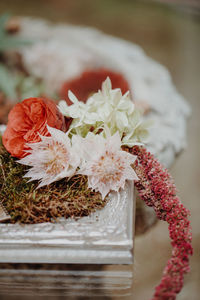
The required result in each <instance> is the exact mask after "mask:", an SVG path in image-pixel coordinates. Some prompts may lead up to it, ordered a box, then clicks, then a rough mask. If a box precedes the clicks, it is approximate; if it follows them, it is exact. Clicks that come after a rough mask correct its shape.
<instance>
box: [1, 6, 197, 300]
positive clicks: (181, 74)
mask: <svg viewBox="0 0 200 300" xmlns="http://www.w3.org/2000/svg"><path fill="white" fill-rule="evenodd" d="M6 11H9V12H11V13H12V14H14V15H26V16H34V17H42V18H46V19H49V20H52V21H55V22H58V21H59V22H68V23H72V24H80V25H88V26H93V27H96V28H98V29H101V30H103V31H104V32H106V33H109V34H113V35H115V36H118V37H121V38H124V39H127V40H130V41H132V42H134V43H137V44H139V45H140V46H142V47H143V49H144V50H145V52H146V53H147V55H149V56H151V57H152V58H153V59H155V60H157V61H159V62H160V63H161V64H163V65H165V66H166V67H167V68H168V69H169V70H170V72H171V74H172V77H173V80H174V82H175V84H176V86H177V88H178V90H179V91H180V92H181V93H182V94H183V96H184V97H185V98H187V99H188V101H189V103H190V105H191V106H192V110H193V113H192V117H191V118H190V121H189V126H188V147H187V149H186V150H185V151H184V152H183V153H182V155H181V156H180V157H179V158H178V159H177V161H176V163H175V164H174V166H173V167H172V169H171V173H172V175H173V176H174V178H175V182H176V184H177V187H178V189H179V191H180V193H179V195H180V196H181V199H182V201H183V203H184V204H185V205H186V206H187V207H188V208H189V209H190V210H191V222H192V227H193V246H194V250H196V251H194V256H193V258H192V259H191V267H192V272H191V273H190V274H189V275H187V276H186V278H185V287H184V289H183V290H182V292H181V293H180V295H178V297H177V299H179V300H183V299H185V300H186V299H189V298H190V299H193V300H197V299H199V292H200V288H199V280H200V259H199V250H198V251H197V249H199V248H200V239H199V237H200V231H199V225H198V222H199V221H198V219H199V213H200V205H199V199H198V196H199V193H200V187H199V175H200V174H199V151H198V150H199V147H200V142H199V130H200V126H199V113H200V101H199V99H198V97H199V94H200V85H199V67H200V63H199V61H200V19H199V17H198V15H197V14H195V15H193V16H192V15H189V14H187V13H185V12H183V10H179V9H178V6H177V7H176V9H173V7H172V8H169V7H167V6H165V5H161V4H154V3H152V1H142V2H140V1H128V0H126V1H119V0H108V1H107V0H102V1H98V0H93V1H90V0H85V1H80V0H77V1H72V0H49V1H44V0H43V1H34V0H29V1H26V0H18V1H12V0H2V1H1V2H0V13H3V12H6ZM186 170H187V171H186ZM170 251H171V246H170V241H169V238H168V231H167V225H166V224H165V223H163V222H159V223H157V225H156V226H155V227H153V228H152V229H151V230H150V231H149V232H147V233H146V234H145V235H142V236H140V237H137V238H136V243H135V262H134V285H133V295H134V296H130V297H124V298H123V299H133V298H134V299H135V300H137V299H138V300H141V299H149V298H150V297H151V295H152V294H153V289H154V286H155V285H156V284H157V283H158V282H159V280H160V277H161V273H162V270H163V267H164V265H165V263H166V261H167V260H168V258H169V256H170ZM155 253H156V255H155ZM109 268H111V267H109V266H108V267H107V268H106V270H109ZM63 298H64V296H63V297H62V295H60V296H59V298H56V297H54V298H52V299H63ZM0 299H6V300H9V299H22V300H23V299H32V297H31V296H30V297H25V298H23V297H21V296H20V297H18V296H15V297H14V296H12V297H8V295H4V296H3V295H1V293H0ZM38 299H43V297H38ZM44 299H45V298H44ZM67 299H69V298H67ZM73 299H74V298H73ZM103 299H115V296H114V295H113V296H112V295H111V296H109V297H103ZM116 299H118V298H116Z"/></svg>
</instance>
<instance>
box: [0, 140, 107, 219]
mask: <svg viewBox="0 0 200 300" xmlns="http://www.w3.org/2000/svg"><path fill="white" fill-rule="evenodd" d="M26 170H27V167H25V166H23V165H20V164H18V163H17V162H16V159H14V158H13V157H11V156H10V155H9V153H8V152H7V151H6V150H5V148H4V147H3V146H2V144H0V200H1V202H2V203H3V205H4V207H5V208H6V209H7V211H8V213H9V214H10V216H11V220H10V221H9V222H11V223H16V222H20V223H24V224H35V223H43V222H55V221H56V219H57V218H58V217H65V218H68V217H72V218H78V217H83V216H88V215H89V214H90V213H91V212H94V211H95V210H96V209H100V208H103V207H104V206H105V204H106V200H102V197H101V194H100V193H97V192H94V191H92V190H91V189H88V186H87V177H86V176H82V175H76V176H74V177H72V178H71V179H70V180H69V181H67V180H66V179H62V180H60V181H57V182H54V183H52V184H51V185H49V186H46V187H42V188H40V189H38V190H36V187H37V185H38V183H37V182H30V183H28V179H26V178H23V175H24V174H25V173H26Z"/></svg>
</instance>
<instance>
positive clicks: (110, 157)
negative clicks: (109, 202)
mask: <svg viewBox="0 0 200 300" xmlns="http://www.w3.org/2000/svg"><path fill="white" fill-rule="evenodd" d="M106 134H107V136H106V138H104V137H103V136H102V135H95V134H93V133H92V132H90V133H89V134H88V135H87V136H86V138H81V137H78V139H79V140H80V143H81V144H82V147H81V148H82V159H83V164H82V166H80V170H79V171H78V173H79V174H83V175H87V176H88V187H89V188H92V189H94V190H95V191H99V192H100V193H101V195H102V198H103V199H104V198H105V196H106V195H107V194H108V193H109V192H110V191H112V190H113V191H119V189H120V188H122V189H123V188H124V185H125V182H126V180H138V177H137V175H136V173H135V171H134V170H133V168H132V166H131V165H132V164H133V163H134V161H135V159H136V156H134V155H132V154H130V153H128V152H126V151H123V150H121V138H120V135H119V132H116V133H115V134H114V135H113V136H111V135H108V130H107V133H106Z"/></svg>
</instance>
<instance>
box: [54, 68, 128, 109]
mask: <svg viewBox="0 0 200 300" xmlns="http://www.w3.org/2000/svg"><path fill="white" fill-rule="evenodd" d="M107 77H110V80H111V82H112V87H113V89H115V88H120V89H121V91H122V94H124V93H126V92H127V91H128V90H130V87H129V84H128V82H127V80H126V79H125V78H124V76H123V75H122V74H120V73H117V72H113V71H111V70H109V69H103V68H102V69H97V70H88V71H85V72H83V73H82V74H81V75H80V76H79V77H77V78H74V79H72V80H69V81H66V82H65V83H64V84H63V86H62V88H61V91H60V97H61V98H62V99H65V100H66V101H67V103H68V104H69V105H70V104H72V102H71V101H70V99H69V98H68V91H69V90H70V91H71V92H72V93H74V94H75V95H76V97H77V98H78V99H79V100H80V101H83V102H86V100H87V99H88V97H89V96H90V95H91V94H93V93H95V92H98V90H99V89H101V85H102V83H103V81H105V80H106V78H107Z"/></svg>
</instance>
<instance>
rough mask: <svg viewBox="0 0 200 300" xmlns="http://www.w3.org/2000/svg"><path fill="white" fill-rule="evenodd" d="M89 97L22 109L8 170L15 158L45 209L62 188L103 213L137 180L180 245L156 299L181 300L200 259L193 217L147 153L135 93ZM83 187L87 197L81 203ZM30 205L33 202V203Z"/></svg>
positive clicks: (13, 119) (8, 133)
mask: <svg viewBox="0 0 200 300" xmlns="http://www.w3.org/2000/svg"><path fill="white" fill-rule="evenodd" d="M87 97H88V98H87V100H86V99H83V100H84V102H81V101H79V100H78V99H77V98H76V96H75V95H74V94H73V93H72V92H71V91H69V93H68V99H69V100H70V101H67V102H66V101H65V100H63V101H60V102H59V104H58V106H56V104H55V103H54V102H53V101H51V100H49V99H46V98H28V99H26V100H24V101H22V102H21V103H18V104H16V105H15V107H14V108H13V109H12V110H11V111H10V113H9V118H8V124H7V128H6V130H5V132H4V134H3V137H2V141H3V145H4V147H5V149H6V150H5V151H6V154H5V151H4V150H2V151H3V155H4V163H5V161H6V160H5V157H6V159H8V157H10V154H11V156H12V157H14V158H11V159H10V160H9V164H10V165H11V163H12V166H14V167H15V171H14V174H15V176H16V174H20V176H21V178H20V180H25V187H26V186H27V187H28V186H29V191H30V190H31V193H32V194H31V195H32V198H31V199H35V197H36V196H37V197H39V202H42V201H43V200H44V199H43V198H42V197H46V196H45V195H46V194H49V193H51V197H52V194H53V195H54V196H55V195H57V191H56V192H55V191H54V192H53V193H52V191H50V187H51V186H53V187H55V186H56V187H57V188H58V187H59V189H62V188H63V187H64V189H67V188H68V190H67V192H66V193H68V195H69V191H70V197H71V199H72V201H73V199H74V201H76V204H77V203H79V202H81V201H83V198H84V197H86V196H87V197H88V195H90V197H93V198H94V199H95V209H96V208H98V205H96V203H97V202H101V204H102V206H100V207H103V206H104V205H105V201H108V200H107V196H108V195H109V193H110V192H111V191H115V192H118V191H119V190H120V189H124V187H125V182H126V181H128V180H129V181H130V180H133V181H134V183H135V187H136V188H137V190H138V192H139V195H140V197H141V198H142V199H143V200H144V201H145V202H146V204H147V205H148V206H152V207H153V208H154V210H155V212H156V214H157V217H158V218H159V219H161V220H164V221H167V222H168V224H169V234H170V238H171V239H172V247H173V250H172V257H171V259H170V260H169V261H168V263H167V266H166V268H165V270H164V273H163V277H162V280H161V283H160V284H159V285H158V286H157V287H156V289H155V294H154V296H153V298H152V299H155V300H156V299H175V298H176V294H177V293H178V292H180V290H181V288H182V286H183V275H184V274H185V273H187V272H188V271H189V255H191V254H192V246H191V239H192V238H191V228H190V222H189V220H188V215H189V212H188V211H187V209H186V208H185V207H184V206H183V204H182V203H181V202H180V200H179V198H178V197H177V196H176V189H175V186H174V184H173V180H172V178H171V176H170V175H169V173H168V171H167V170H165V169H164V168H163V167H162V166H161V164H160V163H159V162H158V161H157V160H156V159H155V158H154V157H153V155H152V154H150V153H148V151H147V150H146V149H145V147H144V143H145V141H146V139H147V136H148V130H147V128H148V125H149V124H147V123H144V122H142V121H141V117H140V113H139V112H138V110H137V109H136V108H135V106H134V103H133V102H132V100H131V98H130V95H129V92H128V91H127V92H125V93H123V94H122V91H121V90H120V89H117V88H116V89H112V85H111V81H110V79H109V78H107V79H106V80H105V81H104V83H103V84H102V89H101V90H99V91H98V92H96V93H94V94H92V95H88V96H87ZM9 153H10V154H9ZM0 154H1V152H0ZM1 156H2V154H1ZM16 158H17V160H16ZM7 161H8V160H7ZM2 166H3V164H2V163H1V168H2V170H3V171H2V178H4V180H6V179H7V178H6V176H5V169H4V168H3V167H2ZM19 166H22V167H23V172H21V169H20V171H19ZM16 170H17V171H16ZM17 172H18V173H17ZM18 176H19V175H18ZM22 177H23V178H22ZM24 178H25V179H24ZM27 178H28V180H27ZM32 182H36V184H35V185H34V186H33V185H31V183H32ZM2 185H3V184H2ZM67 185H68V187H67ZM78 185H79V187H78ZM80 185H81V188H80ZM83 186H84V189H83ZM73 187H74V190H73V192H72V188H73ZM45 188H46V190H45V193H43V189H45ZM78 188H80V190H79V191H81V192H82V191H83V190H84V191H83V194H81V196H80V197H79V200H77V194H76V190H77V189H78ZM27 189H28V188H27ZM38 190H40V191H41V192H40V193H38V192H37V191H38ZM14 191H15V193H16V190H15V189H14ZM13 193H14V192H13ZM26 193H27V190H26V188H25V191H24V195H25V194H26ZM85 195H86V196H85ZM51 197H50V198H51ZM82 197H83V198H82ZM27 199H29V202H30V197H27ZM84 199H86V200H87V199H88V198H84ZM86 200H84V205H86V203H87V201H86ZM27 201H28V200H27ZM52 201H54V202H56V198H55V197H54V198H53V197H52ZM50 202H51V201H50ZM3 204H4V205H5V203H3ZM31 205H32V204H31ZM93 205H94V202H93ZM8 208H9V206H8ZM15 208H16V207H15ZM64 208H65V207H64ZM34 209H35V210H36V207H35V208H34ZM10 211H11V210H9V213H10ZM37 213H38V211H37ZM67 216H68V214H67Z"/></svg>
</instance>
